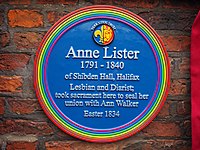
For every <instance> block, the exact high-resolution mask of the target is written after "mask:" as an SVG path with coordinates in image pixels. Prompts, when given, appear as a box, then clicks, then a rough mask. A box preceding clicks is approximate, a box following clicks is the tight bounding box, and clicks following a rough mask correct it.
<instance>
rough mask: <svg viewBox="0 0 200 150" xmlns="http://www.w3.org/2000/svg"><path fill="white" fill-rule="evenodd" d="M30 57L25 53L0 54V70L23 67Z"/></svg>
mask: <svg viewBox="0 0 200 150" xmlns="http://www.w3.org/2000/svg"><path fill="white" fill-rule="evenodd" d="M29 59H30V56H29V55H26V54H0V70H16V69H19V68H24V67H25V66H26V65H27V63H28V61H29Z"/></svg>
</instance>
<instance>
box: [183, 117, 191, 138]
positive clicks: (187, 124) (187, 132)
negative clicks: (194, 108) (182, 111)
mask: <svg viewBox="0 0 200 150" xmlns="http://www.w3.org/2000/svg"><path fill="white" fill-rule="evenodd" d="M183 131H184V136H187V137H191V134H192V133H191V131H192V130H191V121H190V120H186V121H184V123H183Z"/></svg>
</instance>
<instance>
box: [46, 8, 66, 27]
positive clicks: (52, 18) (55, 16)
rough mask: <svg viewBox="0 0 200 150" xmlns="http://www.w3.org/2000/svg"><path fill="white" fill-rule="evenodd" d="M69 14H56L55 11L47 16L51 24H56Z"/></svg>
mask: <svg viewBox="0 0 200 150" xmlns="http://www.w3.org/2000/svg"><path fill="white" fill-rule="evenodd" d="M66 14H67V13H65V12H62V13H58V12H54V11H49V12H48V14H47V18H48V21H49V23H51V24H54V23H56V22H57V21H58V20H59V19H60V18H62V17H63V16H65V15H66Z"/></svg>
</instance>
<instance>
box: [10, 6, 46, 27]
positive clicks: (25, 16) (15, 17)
mask: <svg viewBox="0 0 200 150" xmlns="http://www.w3.org/2000/svg"><path fill="white" fill-rule="evenodd" d="M8 20H9V25H10V26H11V27H26V28H32V27H40V26H43V16H42V15H41V14H40V13H39V11H37V10H26V9H25V10H20V9H15V10H10V11H9V12H8Z"/></svg>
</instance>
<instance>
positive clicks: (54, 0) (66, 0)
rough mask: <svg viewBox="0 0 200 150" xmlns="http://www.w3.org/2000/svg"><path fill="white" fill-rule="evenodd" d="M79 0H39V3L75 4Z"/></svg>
mask: <svg viewBox="0 0 200 150" xmlns="http://www.w3.org/2000/svg"><path fill="white" fill-rule="evenodd" d="M77 2H78V0H37V3H38V4H68V5H69V4H70V5H75V4H76V3H77Z"/></svg>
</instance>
